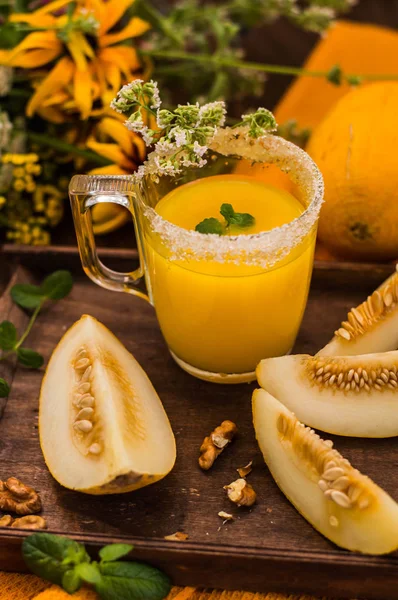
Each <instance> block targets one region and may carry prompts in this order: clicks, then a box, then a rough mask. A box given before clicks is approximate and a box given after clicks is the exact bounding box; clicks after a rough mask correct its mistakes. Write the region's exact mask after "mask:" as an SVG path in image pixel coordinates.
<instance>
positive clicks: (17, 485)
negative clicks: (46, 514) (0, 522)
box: [0, 477, 41, 515]
mask: <svg viewBox="0 0 398 600" xmlns="http://www.w3.org/2000/svg"><path fill="white" fill-rule="evenodd" d="M0 510H4V511H10V512H14V513H17V515H31V514H32V513H37V512H39V511H40V510H41V500H40V497H39V495H38V494H37V492H35V490H34V489H32V488H31V487H29V486H27V485H25V484H24V483H22V482H21V481H19V479H17V478H16V477H9V478H8V479H7V481H0Z"/></svg>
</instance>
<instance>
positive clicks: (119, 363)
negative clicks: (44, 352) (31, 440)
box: [39, 315, 176, 494]
mask: <svg viewBox="0 0 398 600" xmlns="http://www.w3.org/2000/svg"><path fill="white" fill-rule="evenodd" d="M39 429H40V444H41V448H42V451H43V454H44V459H45V461H46V464H47V466H48V468H49V470H50V472H51V474H52V475H53V477H54V478H55V479H56V480H57V481H58V482H59V483H60V484H61V485H63V486H64V487H67V488H70V489H73V490H77V491H80V492H85V493H87V494H117V493H121V492H129V491H132V490H136V489H138V488H141V487H143V486H146V485H149V484H151V483H155V481H158V480H159V479H162V478H163V477H165V476H166V475H167V474H168V473H169V472H170V471H171V469H172V468H173V466H174V462H175V459H176V447H175V440H174V435H173V432H172V429H171V427H170V423H169V420H168V418H167V415H166V413H165V411H164V408H163V406H162V403H161V401H160V399H159V397H158V395H157V393H156V391H155V390H154V388H153V386H152V384H151V382H150V381H149V379H148V377H147V375H146V374H145V372H144V371H143V369H142V368H141V367H140V365H139V364H138V362H137V361H136V360H135V358H134V357H133V356H132V355H131V354H130V353H129V352H128V351H127V350H126V348H125V347H124V346H123V345H122V344H121V342H119V340H118V339H117V338H116V337H115V336H114V335H113V334H112V333H111V332H110V331H109V330H108V329H107V328H106V327H105V326H104V325H102V324H101V323H100V322H99V321H97V320H96V319H94V318H93V317H90V316H88V315H84V316H83V317H82V318H81V319H80V320H79V321H77V322H76V323H75V324H74V325H73V326H72V327H71V328H70V329H69V330H68V331H67V332H66V333H65V335H64V336H63V338H62V339H61V341H60V342H59V344H58V346H57V347H56V349H55V350H54V352H53V354H52V356H51V359H50V362H49V364H48V367H47V372H46V375H45V377H44V380H43V383H42V388H41V394H40V414H39Z"/></svg>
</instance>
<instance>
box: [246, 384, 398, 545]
mask: <svg viewBox="0 0 398 600" xmlns="http://www.w3.org/2000/svg"><path fill="white" fill-rule="evenodd" d="M253 421H254V428H255V431H256V437H257V441H258V443H259V446H260V449H261V452H262V453H263V456H264V460H265V462H266V464H267V466H268V468H269V470H270V472H271V475H272V476H273V478H274V479H275V482H276V483H277V485H278V486H279V488H280V489H281V490H282V492H283V493H284V494H285V496H286V497H287V498H288V499H289V500H290V502H291V503H292V504H293V505H294V506H295V508H296V509H297V510H298V512H299V513H301V515H302V516H303V517H304V518H305V519H307V521H309V523H311V525H312V526H313V527H314V528H315V529H317V530H318V531H319V532H320V533H322V534H323V535H324V536H325V537H327V538H328V539H329V540H331V541H332V542H334V543H335V544H337V545H338V546H341V547H342V548H346V549H347V550H354V551H357V552H362V553H364V554H386V553H388V552H392V551H393V550H396V549H397V547H398V505H397V504H396V502H394V500H393V499H392V498H391V497H390V496H389V495H388V494H387V493H386V492H385V491H384V490H382V489H381V488H380V487H379V486H378V485H376V484H375V483H374V482H373V481H372V480H371V479H369V477H366V476H365V475H362V474H361V473H360V472H359V471H357V470H356V469H354V468H353V467H352V466H351V465H350V463H349V462H348V461H347V460H346V459H344V458H343V457H342V456H341V454H339V453H338V452H337V450H334V449H333V448H332V443H331V442H330V441H324V440H322V439H321V438H320V437H319V436H318V435H317V434H316V433H315V432H314V431H313V430H311V429H309V428H308V427H304V425H302V424H301V423H300V422H299V421H298V420H297V419H296V417H295V416H294V415H293V414H292V413H291V412H290V411H289V410H288V409H287V408H286V407H284V406H283V405H282V404H281V403H280V402H278V400H276V399H275V398H273V397H272V396H271V395H270V394H268V393H267V392H266V391H264V390H255V391H254V393H253Z"/></svg>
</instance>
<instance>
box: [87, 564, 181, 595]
mask: <svg viewBox="0 0 398 600" xmlns="http://www.w3.org/2000/svg"><path fill="white" fill-rule="evenodd" d="M99 568H100V571H101V575H102V578H101V581H100V582H99V583H98V584H96V585H95V589H96V591H97V592H98V594H99V595H100V596H101V598H102V600H162V598H164V597H165V596H167V594H168V593H169V591H170V589H171V584H170V580H169V578H168V577H167V576H166V575H165V574H164V573H162V572H161V571H159V570H158V569H155V568H154V567H150V566H149V565H145V564H141V563H136V562H106V563H100V565H99Z"/></svg>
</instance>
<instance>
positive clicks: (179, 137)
mask: <svg viewBox="0 0 398 600" xmlns="http://www.w3.org/2000/svg"><path fill="white" fill-rule="evenodd" d="M169 135H170V137H172V138H174V140H175V143H176V146H177V148H180V147H181V146H185V145H186V143H187V133H186V131H184V129H181V127H173V129H171V130H170V134H169Z"/></svg>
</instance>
